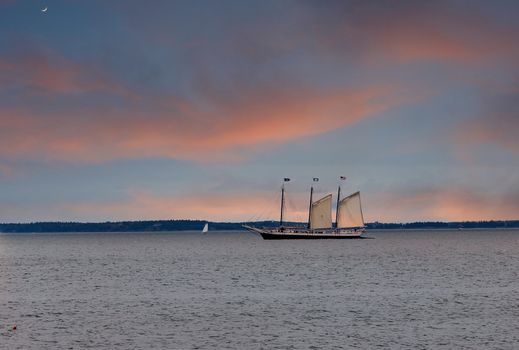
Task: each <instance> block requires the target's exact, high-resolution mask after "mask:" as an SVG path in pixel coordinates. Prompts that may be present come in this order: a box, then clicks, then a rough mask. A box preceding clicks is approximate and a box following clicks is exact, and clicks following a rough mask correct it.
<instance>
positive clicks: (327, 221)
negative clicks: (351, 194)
mask: <svg viewBox="0 0 519 350" xmlns="http://www.w3.org/2000/svg"><path fill="white" fill-rule="evenodd" d="M331 227H332V195H331V194H329V195H327V196H325V197H323V198H321V199H319V200H318V201H316V202H313V203H312V211H311V214H310V228H311V229H319V228H331Z"/></svg>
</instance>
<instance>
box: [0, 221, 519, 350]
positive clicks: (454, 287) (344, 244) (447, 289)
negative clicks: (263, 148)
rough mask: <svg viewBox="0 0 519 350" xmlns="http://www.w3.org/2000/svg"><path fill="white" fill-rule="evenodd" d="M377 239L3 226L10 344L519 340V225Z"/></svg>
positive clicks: (483, 344)
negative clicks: (6, 229) (42, 231)
mask: <svg viewBox="0 0 519 350" xmlns="http://www.w3.org/2000/svg"><path fill="white" fill-rule="evenodd" d="M368 236H370V237H372V238H373V239H364V240H336V241H333V240H325V241H264V240H262V239H261V238H260V237H257V236H255V235H252V234H249V233H211V232H210V233H209V234H208V235H201V234H198V233H191V234H187V233H160V234H157V233H138V234H134V233H128V234H67V235H64V234H48V235H0V327H1V328H0V348H2V349H4V348H5V349H84V348H95V349H321V348H325V349H326V348H328V349H330V348H360V349H367V348H371V349H372V348H376V347H379V348H390V349H402V348H407V349H417V348H439V349H442V348H444V349H452V348H457V349H463V348H466V349H475V348H477V349H517V347H518V346H519V278H518V277H519V276H518V275H519V272H518V271H519V231H512V230H510V231H468V230H466V231H406V232H398V231H392V232H387V231H384V232H380V231H379V232H376V231H373V232H370V233H369V234H368ZM13 324H16V325H17V330H16V331H12V330H10V328H11V327H12V325H13Z"/></svg>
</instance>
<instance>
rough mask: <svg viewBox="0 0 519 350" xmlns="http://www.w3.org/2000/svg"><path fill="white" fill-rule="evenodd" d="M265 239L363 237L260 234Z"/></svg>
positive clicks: (356, 237)
mask: <svg viewBox="0 0 519 350" xmlns="http://www.w3.org/2000/svg"><path fill="white" fill-rule="evenodd" d="M260 234H261V237H263V239H269V240H270V239H361V238H363V237H361V236H342V235H324V234H322V235H321V234H320V235H308V234H294V233H290V234H280V233H275V234H274V233H266V232H262V233H260Z"/></svg>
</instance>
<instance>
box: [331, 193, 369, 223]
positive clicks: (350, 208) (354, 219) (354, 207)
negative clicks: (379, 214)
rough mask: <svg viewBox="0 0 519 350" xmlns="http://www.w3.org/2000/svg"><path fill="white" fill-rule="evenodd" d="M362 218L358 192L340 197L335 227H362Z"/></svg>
mask: <svg viewBox="0 0 519 350" xmlns="http://www.w3.org/2000/svg"><path fill="white" fill-rule="evenodd" d="M363 226H364V218H363V216H362V207H361V203H360V192H355V193H353V194H351V195H349V196H348V197H346V198H344V199H342V200H341V201H340V203H339V213H338V215H337V227H338V228H346V227H363Z"/></svg>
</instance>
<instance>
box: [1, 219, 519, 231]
mask: <svg viewBox="0 0 519 350" xmlns="http://www.w3.org/2000/svg"><path fill="white" fill-rule="evenodd" d="M206 223H209V230H212V231H234V230H243V227H242V225H243V224H252V225H255V226H260V227H275V226H277V225H279V222H278V221H260V222H254V223H243V222H208V221H203V220H157V221H119V222H97V223H83V222H33V223H24V224H0V232H4V233H43V232H153V231H201V230H202V228H203V227H204V225H205V224H206ZM286 225H293V226H304V225H305V224H304V223H295V222H292V223H286ZM366 227H367V228H368V229H376V230H384V229H464V228H466V229H471V228H519V220H508V221H463V222H412V223H405V224H399V223H380V222H372V223H368V224H366Z"/></svg>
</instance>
